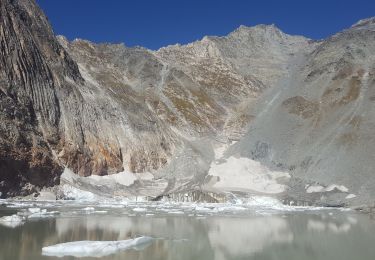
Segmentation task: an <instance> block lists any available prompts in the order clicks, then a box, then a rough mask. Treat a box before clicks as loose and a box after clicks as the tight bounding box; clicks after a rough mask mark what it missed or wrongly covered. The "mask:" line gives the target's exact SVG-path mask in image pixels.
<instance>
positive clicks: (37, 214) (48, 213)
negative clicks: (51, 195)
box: [27, 208, 60, 219]
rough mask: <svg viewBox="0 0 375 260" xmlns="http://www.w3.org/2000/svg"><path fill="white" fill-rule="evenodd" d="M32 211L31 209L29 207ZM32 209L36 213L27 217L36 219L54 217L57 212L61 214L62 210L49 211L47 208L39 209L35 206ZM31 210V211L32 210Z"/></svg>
mask: <svg viewBox="0 0 375 260" xmlns="http://www.w3.org/2000/svg"><path fill="white" fill-rule="evenodd" d="M29 211H30V209H29ZM32 211H33V212H34V213H32V214H31V215H29V216H28V217H27V218H28V219H36V218H51V217H53V216H54V215H56V214H59V213H60V212H58V211H47V210H46V209H39V210H37V208H33V209H32ZM30 212H31V211H30Z"/></svg>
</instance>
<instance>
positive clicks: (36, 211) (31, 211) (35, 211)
mask: <svg viewBox="0 0 375 260" xmlns="http://www.w3.org/2000/svg"><path fill="white" fill-rule="evenodd" d="M28 211H29V212H30V213H38V212H40V208H28Z"/></svg>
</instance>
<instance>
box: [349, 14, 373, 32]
mask: <svg viewBox="0 0 375 260" xmlns="http://www.w3.org/2000/svg"><path fill="white" fill-rule="evenodd" d="M350 28H356V29H367V30H375V17H370V18H366V19H362V20H359V21H358V22H356V23H355V24H353V25H352V26H351V27H350Z"/></svg>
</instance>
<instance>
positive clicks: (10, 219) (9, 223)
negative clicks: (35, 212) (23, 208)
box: [0, 214, 24, 228]
mask: <svg viewBox="0 0 375 260" xmlns="http://www.w3.org/2000/svg"><path fill="white" fill-rule="evenodd" d="M23 223H24V219H23V217H21V216H18V215H17V214H15V215H11V216H5V217H1V218H0V225H3V226H6V227H10V228H15V227H18V226H21V225H22V224H23Z"/></svg>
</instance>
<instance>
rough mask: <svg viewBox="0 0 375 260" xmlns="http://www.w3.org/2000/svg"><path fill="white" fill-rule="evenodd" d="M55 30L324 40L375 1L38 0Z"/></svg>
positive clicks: (73, 34)
mask: <svg viewBox="0 0 375 260" xmlns="http://www.w3.org/2000/svg"><path fill="white" fill-rule="evenodd" d="M36 1H37V2H38V3H39V5H40V6H41V7H42V9H43V10H44V12H45V13H46V14H47V16H48V18H49V20H50V22H51V23H52V26H53V28H54V31H55V33H56V34H62V35H65V36H66V37H67V38H68V39H70V40H72V39H75V38H82V39H87V40H90V41H94V42H112V43H120V42H123V43H125V45H127V46H135V45H140V46H144V47H147V48H150V49H158V48H160V47H162V46H166V45H169V44H175V43H182V44H184V43H189V42H192V41H195V40H198V39H201V38H202V37H203V36H204V35H218V36H221V35H226V34H228V33H229V32H231V31H233V30H234V29H235V28H237V27H238V26H240V25H241V24H242V25H247V26H252V25H256V24H260V23H264V24H272V23H274V24H275V25H276V26H277V27H279V28H280V29H281V30H282V31H284V32H286V33H289V34H299V35H304V36H307V37H310V38H313V39H321V38H325V37H328V36H329V35H331V34H333V33H335V32H338V31H340V30H342V29H344V28H347V27H349V26H350V25H352V24H353V23H355V22H357V21H358V20H359V19H362V18H367V17H371V16H375V0H352V1H348V0H309V1H308V0H263V1H261V0H255V1H252V0H247V1H246V0H226V1H224V0H36Z"/></svg>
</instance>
